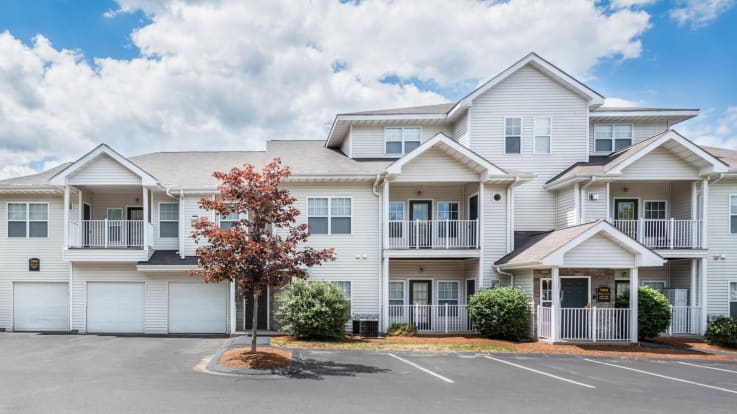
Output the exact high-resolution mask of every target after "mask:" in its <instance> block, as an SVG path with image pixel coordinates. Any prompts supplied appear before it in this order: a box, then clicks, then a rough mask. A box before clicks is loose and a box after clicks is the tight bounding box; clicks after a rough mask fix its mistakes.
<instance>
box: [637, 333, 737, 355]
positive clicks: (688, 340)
mask: <svg viewBox="0 0 737 414" xmlns="http://www.w3.org/2000/svg"><path fill="white" fill-rule="evenodd" d="M649 341H650V342H655V343H658V344H663V345H669V346H673V347H676V348H682V349H696V350H703V351H718V352H731V353H737V349H730V348H725V347H723V346H718V345H710V344H707V343H706V342H704V338H696V337H688V336H686V337H683V336H659V337H657V338H652V339H649Z"/></svg>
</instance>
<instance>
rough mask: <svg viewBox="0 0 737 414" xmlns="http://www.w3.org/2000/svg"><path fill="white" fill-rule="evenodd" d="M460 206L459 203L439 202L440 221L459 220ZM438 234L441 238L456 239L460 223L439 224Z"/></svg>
mask: <svg viewBox="0 0 737 414" xmlns="http://www.w3.org/2000/svg"><path fill="white" fill-rule="evenodd" d="M458 206H459V204H458V202H457V201H438V220H441V221H442V220H458V217H459V214H458V211H459V207H458ZM438 233H439V234H440V237H456V235H457V234H458V222H457V221H453V222H449V223H438ZM446 233H447V235H446Z"/></svg>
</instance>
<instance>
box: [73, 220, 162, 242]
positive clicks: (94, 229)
mask: <svg viewBox="0 0 737 414" xmlns="http://www.w3.org/2000/svg"><path fill="white" fill-rule="evenodd" d="M146 224H147V223H145V222H144V221H143V220H70V221H69V239H68V241H67V242H68V244H67V245H68V246H69V247H70V248H90V249H120V248H126V249H128V248H132V249H136V248H138V249H142V248H144V247H145V246H144V231H148V232H149V236H150V235H151V232H152V229H153V228H152V227H151V225H150V224H149V225H148V226H147V225H146ZM149 240H151V239H150V238H149Z"/></svg>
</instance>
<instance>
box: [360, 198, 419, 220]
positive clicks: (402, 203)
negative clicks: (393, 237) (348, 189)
mask: <svg viewBox="0 0 737 414" xmlns="http://www.w3.org/2000/svg"><path fill="white" fill-rule="evenodd" d="M392 204H401V205H402V219H401V220H402V221H404V220H408V218H407V217H408V216H407V203H406V202H405V201H391V200H389V211H390V212H391V209H392ZM351 214H353V206H351ZM394 221H397V220H394Z"/></svg>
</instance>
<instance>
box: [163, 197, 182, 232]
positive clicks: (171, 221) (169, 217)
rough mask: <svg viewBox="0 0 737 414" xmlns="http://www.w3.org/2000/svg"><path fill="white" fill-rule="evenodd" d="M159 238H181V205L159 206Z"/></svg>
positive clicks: (164, 204) (165, 204) (166, 204)
mask: <svg viewBox="0 0 737 414" xmlns="http://www.w3.org/2000/svg"><path fill="white" fill-rule="evenodd" d="M159 237H162V238H173V237H179V203H160V204H159Z"/></svg>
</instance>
